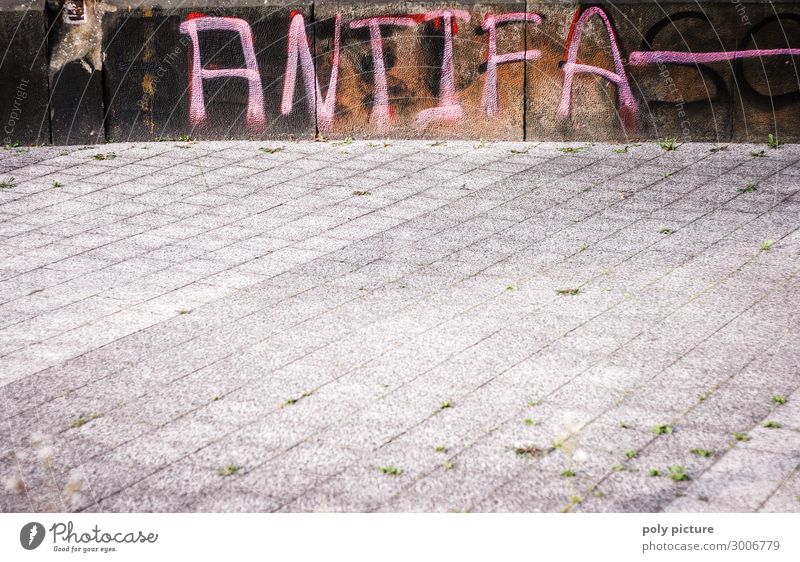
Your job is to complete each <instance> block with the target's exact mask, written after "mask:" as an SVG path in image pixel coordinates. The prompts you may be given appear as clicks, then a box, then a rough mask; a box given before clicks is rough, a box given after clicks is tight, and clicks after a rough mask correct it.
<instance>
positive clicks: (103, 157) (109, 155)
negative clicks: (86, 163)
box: [89, 152, 117, 160]
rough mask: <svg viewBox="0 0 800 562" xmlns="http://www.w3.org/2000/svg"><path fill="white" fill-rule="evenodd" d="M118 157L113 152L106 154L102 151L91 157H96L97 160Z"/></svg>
mask: <svg viewBox="0 0 800 562" xmlns="http://www.w3.org/2000/svg"><path fill="white" fill-rule="evenodd" d="M116 157H117V155H116V154H114V153H113V152H106V153H105V154H104V153H102V152H101V153H100V154H95V155H94V156H90V157H89V158H94V159H95V160H113V159H114V158H116Z"/></svg>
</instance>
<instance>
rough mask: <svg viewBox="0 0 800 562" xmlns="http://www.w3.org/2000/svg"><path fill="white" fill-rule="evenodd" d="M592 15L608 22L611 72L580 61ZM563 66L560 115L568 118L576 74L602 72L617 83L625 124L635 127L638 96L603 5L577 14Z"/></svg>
mask: <svg viewBox="0 0 800 562" xmlns="http://www.w3.org/2000/svg"><path fill="white" fill-rule="evenodd" d="M576 15H577V14H576ZM592 16H598V17H599V18H600V19H602V20H603V23H604V24H605V27H606V32H607V33H608V40H609V42H610V44H611V54H612V57H613V59H614V70H615V72H609V71H608V70H606V69H604V68H599V67H597V66H592V65H588V64H580V63H578V62H577V59H578V48H579V47H580V44H581V38H582V37H583V29H584V27H585V26H586V22H587V21H588V20H589V18H591V17H592ZM562 70H563V71H564V89H563V90H562V92H561V102H560V103H559V106H558V116H559V117H560V118H562V119H566V118H567V117H569V114H570V110H571V107H572V81H573V79H574V77H575V74H578V73H589V74H596V75H598V76H602V77H603V78H605V79H606V80H609V81H610V82H613V83H614V84H616V85H617V96H618V99H619V114H620V118H621V120H622V123H623V125H624V126H625V127H626V128H630V129H635V128H636V100H635V99H634V97H633V93H632V92H631V85H630V82H628V75H627V74H626V73H625V67H624V66H623V64H622V57H621V56H620V53H619V46H618V45H617V37H616V33H615V32H614V27H613V26H612V25H611V20H609V18H608V15H606V13H605V11H603V9H602V8H598V7H597V6H594V7H592V8H589V9H587V10H585V11H584V12H583V13H581V14H580V17H577V18H576V20H575V21H574V22H573V24H572V28H571V29H570V33H569V38H568V39H567V61H566V62H565V63H564V65H563V66H562Z"/></svg>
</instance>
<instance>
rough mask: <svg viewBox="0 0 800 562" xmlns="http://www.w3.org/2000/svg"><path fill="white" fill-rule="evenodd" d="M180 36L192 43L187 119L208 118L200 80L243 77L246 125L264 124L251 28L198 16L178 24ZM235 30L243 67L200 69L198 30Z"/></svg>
mask: <svg viewBox="0 0 800 562" xmlns="http://www.w3.org/2000/svg"><path fill="white" fill-rule="evenodd" d="M180 30H181V33H184V34H187V35H189V38H190V39H191V40H192V74H191V79H190V81H189V100H190V101H189V120H190V121H191V122H192V123H194V124H198V123H202V122H204V121H205V120H206V119H207V118H208V115H207V114H206V102H205V96H204V95H203V80H209V79H212V78H244V79H246V80H247V81H248V83H249V90H248V96H247V123H248V124H249V125H250V126H251V127H260V126H263V125H264V122H265V120H264V93H263V91H262V86H261V74H260V73H259V72H258V64H257V63H256V53H255V49H254V48H253V32H252V31H251V29H250V25H249V24H248V23H247V22H246V21H244V20H243V19H239V18H215V17H206V16H203V17H199V18H193V19H190V20H186V21H185V22H183V23H181V27H180ZM218 30H222V31H234V32H236V33H238V34H239V38H240V40H241V42H242V53H243V54H244V61H245V66H246V68H221V69H215V70H208V69H205V68H203V64H202V62H201V60H200V41H199V40H198V37H197V34H198V32H199V31H218Z"/></svg>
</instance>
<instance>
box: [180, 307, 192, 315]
mask: <svg viewBox="0 0 800 562" xmlns="http://www.w3.org/2000/svg"><path fill="white" fill-rule="evenodd" d="M190 312H192V311H191V310H188V309H186V308H179V309H178V314H180V315H181V316H183V315H184V314H189V313H190Z"/></svg>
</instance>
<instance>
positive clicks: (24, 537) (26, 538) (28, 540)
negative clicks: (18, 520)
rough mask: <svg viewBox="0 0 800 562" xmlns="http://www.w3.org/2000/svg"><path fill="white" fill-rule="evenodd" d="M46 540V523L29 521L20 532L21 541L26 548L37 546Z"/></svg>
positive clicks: (31, 548)
mask: <svg viewBox="0 0 800 562" xmlns="http://www.w3.org/2000/svg"><path fill="white" fill-rule="evenodd" d="M43 540H44V525H42V524H41V523H36V522H35V521H34V522H33V523H28V524H26V525H23V526H22V530H21V531H20V532H19V543H20V544H21V545H22V548H24V549H25V550H33V549H34V548H37V547H38V546H39V545H40V544H42V541H43Z"/></svg>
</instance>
